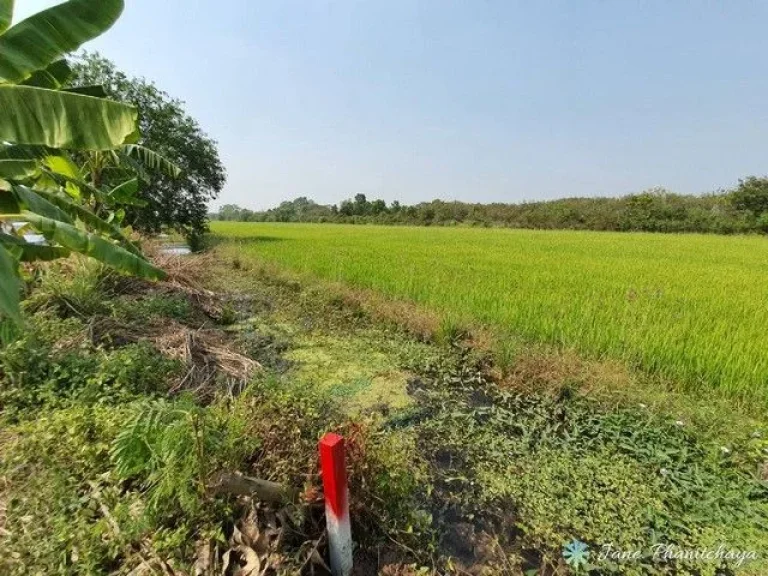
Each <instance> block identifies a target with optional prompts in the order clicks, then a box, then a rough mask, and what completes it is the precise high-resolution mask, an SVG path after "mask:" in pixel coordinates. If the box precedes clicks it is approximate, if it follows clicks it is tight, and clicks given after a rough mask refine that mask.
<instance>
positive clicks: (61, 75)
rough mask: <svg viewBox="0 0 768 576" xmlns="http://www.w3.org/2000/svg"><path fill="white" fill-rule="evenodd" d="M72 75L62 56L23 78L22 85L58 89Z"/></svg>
mask: <svg viewBox="0 0 768 576" xmlns="http://www.w3.org/2000/svg"><path fill="white" fill-rule="evenodd" d="M0 1H2V0H0ZM70 76H72V68H70V67H69V63H67V61H66V60H64V59H63V58H62V59H61V60H56V62H53V63H52V64H51V65H50V66H48V68H46V69H45V70H38V71H37V72H35V73H34V74H32V76H30V77H29V78H27V79H26V80H24V82H23V84H24V86H37V87H38V88H50V89H51V90H58V89H59V88H61V87H62V86H63V85H64V83H65V82H66V81H67V80H69V77H70Z"/></svg>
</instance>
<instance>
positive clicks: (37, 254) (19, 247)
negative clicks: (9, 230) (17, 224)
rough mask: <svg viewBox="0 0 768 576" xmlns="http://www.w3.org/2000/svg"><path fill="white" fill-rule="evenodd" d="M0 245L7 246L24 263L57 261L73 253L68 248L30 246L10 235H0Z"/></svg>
mask: <svg viewBox="0 0 768 576" xmlns="http://www.w3.org/2000/svg"><path fill="white" fill-rule="evenodd" d="M0 243H2V244H5V245H6V248H8V249H9V251H10V252H13V253H14V256H16V257H17V258H18V259H19V260H21V261H22V262H37V261H39V260H42V261H50V260H57V259H59V258H66V257H67V256H69V255H70V254H71V251H70V250H67V249H66V248H59V247H58V246H45V245H41V244H30V243H29V242H26V241H25V240H22V239H21V238H18V237H17V236H11V235H10V234H4V233H0Z"/></svg>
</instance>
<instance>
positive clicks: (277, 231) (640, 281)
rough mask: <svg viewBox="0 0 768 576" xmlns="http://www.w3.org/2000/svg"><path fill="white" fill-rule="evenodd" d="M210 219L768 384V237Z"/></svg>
mask: <svg viewBox="0 0 768 576" xmlns="http://www.w3.org/2000/svg"><path fill="white" fill-rule="evenodd" d="M213 230H214V232H215V233H217V234H219V235H221V236H222V237H223V238H224V239H225V246H224V250H227V249H230V250H232V253H233V254H234V253H237V255H238V257H239V258H240V259H241V260H243V259H245V258H248V257H251V258H258V259H262V260H265V261H269V262H274V263H276V264H279V265H283V266H286V267H289V268H291V269H294V270H297V271H301V272H307V273H311V274H313V275H315V276H318V277H320V278H324V279H327V280H332V281H341V282H345V283H347V284H350V285H353V286H357V287H361V288H369V289H375V290H377V291H380V292H382V293H384V294H386V295H389V296H392V297H395V298H402V299H407V300H410V301H413V302H416V303H418V304H421V305H424V306H426V307H427V308H430V309H432V310H434V311H437V312H439V313H441V314H443V315H444V316H445V317H446V318H450V319H451V322H456V321H463V322H475V323H481V324H483V325H487V326H490V327H493V328H494V329H495V330H497V331H498V330H501V332H502V333H504V331H506V332H507V333H509V334H510V335H514V336H516V337H523V338H524V339H528V340H530V341H536V342H546V343H550V344H554V345H557V346H562V347H566V348H573V349H575V350H578V351H579V352H581V353H583V354H586V355H589V356H593V357H609V358H617V359H621V360H623V361H625V362H626V363H627V364H629V365H630V366H632V367H636V368H640V369H643V370H646V371H649V372H653V373H659V374H662V375H664V376H665V377H669V378H671V379H673V380H674V381H677V382H679V383H681V385H684V386H686V387H688V388H691V389H697V390H698V389H703V390H706V389H709V388H719V389H721V390H723V391H725V392H726V393H728V394H732V395H734V396H741V397H743V398H750V399H754V398H756V397H757V398H760V399H763V400H764V399H765V398H768V354H766V351H768V333H767V332H766V330H765V326H766V325H768V307H766V305H765V291H766V287H768V240H767V239H766V238H765V237H760V236H751V237H745V236H740V237H723V236H708V235H671V234H644V233H608V232H574V231H538V230H505V229H474V228H412V227H384V226H345V225H312V224H257V223H234V222H217V223H214V225H213ZM266 240H269V241H266Z"/></svg>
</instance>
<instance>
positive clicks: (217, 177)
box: [72, 53, 226, 247]
mask: <svg viewBox="0 0 768 576" xmlns="http://www.w3.org/2000/svg"><path fill="white" fill-rule="evenodd" d="M73 68H74V76H73V82H72V83H73V84H74V85H93V84H97V85H102V86H103V87H104V90H105V92H106V94H107V95H108V96H109V97H110V98H113V99H115V100H118V101H121V102H127V103H131V104H133V105H134V106H136V107H137V108H138V110H139V126H140V128H141V138H140V140H139V142H138V143H139V144H141V145H143V146H145V147H147V148H149V149H151V150H154V151H155V152H157V153H158V154H160V155H162V156H163V157H165V158H167V159H168V160H169V161H170V162H172V163H173V164H175V165H176V166H178V167H179V168H180V169H181V175H180V177H177V178H174V177H173V176H172V175H169V174H168V172H167V170H165V171H164V170H159V169H154V168H153V167H151V166H150V167H149V168H146V169H144V170H143V171H142V172H141V173H142V176H143V179H144V180H145V184H144V185H143V186H142V188H141V190H140V192H139V197H140V198H141V200H143V201H144V202H145V203H146V204H145V205H143V206H131V207H129V208H127V209H126V220H125V221H126V222H127V223H129V224H131V225H132V226H133V227H135V228H137V229H139V230H143V231H146V232H150V233H154V232H159V231H161V230H162V229H163V228H166V227H167V228H173V229H175V230H177V231H178V232H180V233H181V234H183V235H185V236H186V237H187V239H188V241H189V242H190V244H192V245H193V247H195V246H196V245H197V244H198V242H199V240H200V238H201V236H202V234H203V233H204V232H205V231H206V230H207V223H208V210H207V203H208V202H209V201H211V200H213V199H215V198H216V197H217V196H218V195H219V193H220V192H221V190H222V188H223V187H224V183H225V181H226V172H225V170H224V167H223V165H222V163H221V160H220V158H219V153H218V150H217V148H216V142H215V141H214V140H212V139H211V138H209V137H208V136H207V135H206V134H205V133H204V132H203V131H202V129H201V128H200V125H199V124H198V123H197V121H196V120H195V119H194V118H192V117H191V116H189V114H187V113H186V112H185V110H184V106H183V103H182V102H181V101H180V100H177V99H175V98H172V97H171V96H169V95H168V94H167V93H165V92H163V91H162V90H160V89H159V88H158V87H157V86H155V84H154V83H152V82H149V81H147V80H145V79H143V78H129V77H128V76H127V75H126V74H124V73H123V72H121V71H120V70H118V69H117V67H116V66H115V64H114V63H112V62H111V61H109V60H107V59H106V58H104V57H102V56H101V55H99V54H97V53H85V54H83V55H81V57H80V58H79V59H78V60H77V61H76V62H75V64H74V66H73Z"/></svg>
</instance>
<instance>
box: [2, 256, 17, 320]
mask: <svg viewBox="0 0 768 576" xmlns="http://www.w3.org/2000/svg"><path fill="white" fill-rule="evenodd" d="M19 288H20V286H19V276H18V264H17V263H16V260H14V259H13V256H11V254H10V252H8V250H6V249H5V246H4V245H3V243H2V242H0V312H2V313H3V314H4V315H5V316H8V317H9V318H12V319H13V320H15V321H17V322H19V321H21V313H20V312H19Z"/></svg>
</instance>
